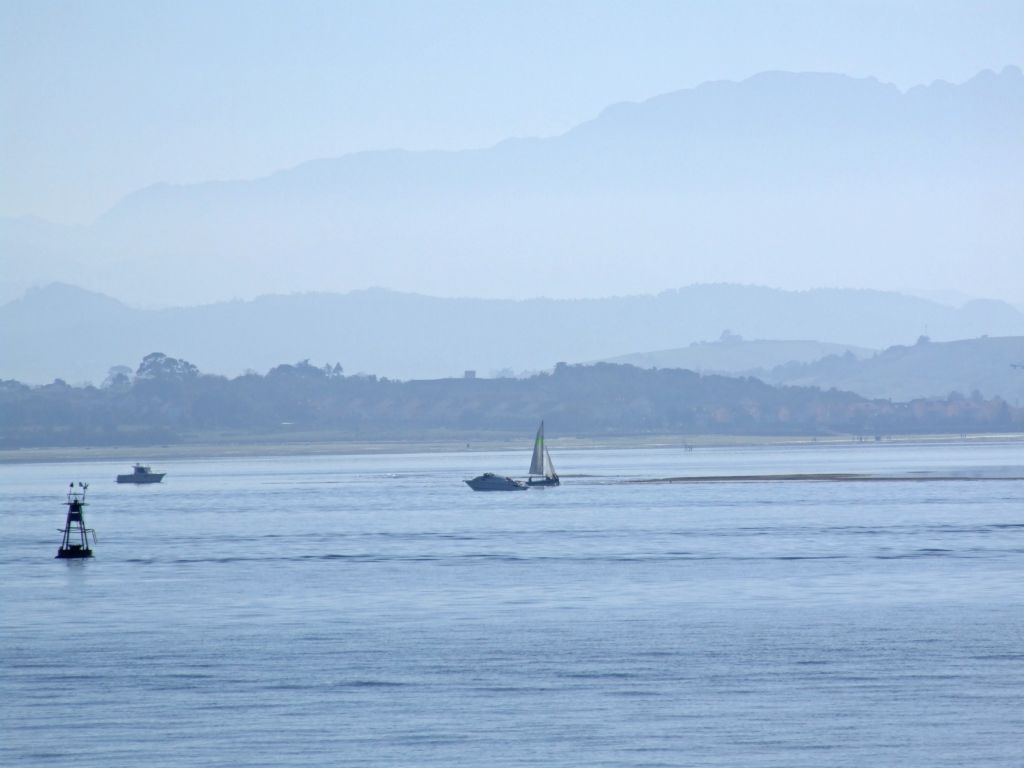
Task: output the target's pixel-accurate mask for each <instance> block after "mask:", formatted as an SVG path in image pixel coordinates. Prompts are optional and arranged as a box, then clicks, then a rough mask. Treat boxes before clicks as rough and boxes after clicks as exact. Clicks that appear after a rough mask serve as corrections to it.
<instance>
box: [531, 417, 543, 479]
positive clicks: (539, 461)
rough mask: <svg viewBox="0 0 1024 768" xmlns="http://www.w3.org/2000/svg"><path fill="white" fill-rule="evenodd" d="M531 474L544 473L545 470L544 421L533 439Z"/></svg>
mask: <svg viewBox="0 0 1024 768" xmlns="http://www.w3.org/2000/svg"><path fill="white" fill-rule="evenodd" d="M530 474H531V475H543V474H545V472H544V422H543V421H542V422H541V423H540V427H539V428H538V429H537V437H535V438H534V440H533V458H532V459H531V460H530Z"/></svg>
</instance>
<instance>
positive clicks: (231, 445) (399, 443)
mask: <svg viewBox="0 0 1024 768" xmlns="http://www.w3.org/2000/svg"><path fill="white" fill-rule="evenodd" d="M547 442H548V445H549V446H550V447H551V448H552V449H554V450H562V451H565V450H611V449H620V450H622V449H652V448H676V449H683V450H691V449H692V450H702V449H709V448H712V449H713V448H743V447H778V446H792V447H805V448H812V447H819V448H828V447H836V446H844V445H940V444H950V443H957V444H963V443H991V442H998V443H1021V444H1024V434H1021V433H1008V434H1007V433H980V434H968V435H959V434H955V435H953V434H936V435H902V436H896V435H894V436H891V437H886V438H884V439H882V440H875V439H873V438H871V439H869V438H857V437H854V436H851V435H845V436H838V437H815V436H778V435H775V436H763V435H686V436H682V435H631V436H629V435H626V436H616V437H563V438H549V439H548V440H547ZM528 448H529V440H525V439H523V438H521V437H519V438H512V437H506V436H501V437H499V436H491V437H486V436H481V438H480V439H472V437H470V439H458V440H457V439H454V438H446V439H434V440H430V439H408V440H377V441H369V440H363V441H360V440H324V441H313V440H298V441H265V442H212V441H211V442H200V441H197V442H193V443H177V444H174V445H153V446H53V447H45V448H9V449H2V450H0V464H48V463H61V462H80V461H127V462H129V463H130V462H134V461H145V462H154V461H164V460H173V459H182V458H187V459H224V458H244V457H250V456H343V455H358V456H365V455H374V454H399V453H403V454H417V453H421V454H429V453H483V452H515V451H526V450H528Z"/></svg>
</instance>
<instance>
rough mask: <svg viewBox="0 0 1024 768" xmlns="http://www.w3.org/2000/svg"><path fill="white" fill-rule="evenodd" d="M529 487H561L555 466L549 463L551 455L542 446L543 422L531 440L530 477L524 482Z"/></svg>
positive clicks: (544, 446)
mask: <svg viewBox="0 0 1024 768" xmlns="http://www.w3.org/2000/svg"><path fill="white" fill-rule="evenodd" d="M526 484H527V485H528V486H530V487H541V488H545V487H548V486H553V485H561V483H560V482H559V480H558V473H557V472H555V465H554V464H552V463H551V454H550V453H548V449H547V446H546V445H544V422H543V421H542V422H541V423H540V427H538V428H537V436H536V437H535V438H534V439H533V459H532V460H531V461H530V476H529V477H528V478H527V480H526Z"/></svg>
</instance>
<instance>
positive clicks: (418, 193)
mask: <svg viewBox="0 0 1024 768" xmlns="http://www.w3.org/2000/svg"><path fill="white" fill-rule="evenodd" d="M1022 135H1024V75H1021V73H1020V70H1019V69H1017V68H1015V67H1006V68H1004V69H1003V70H1001V71H1000V72H999V73H998V74H997V73H995V72H991V73H982V74H979V75H978V76H975V77H974V78H972V79H970V80H968V81H966V82H965V83H962V84H959V85H952V84H937V83H936V84H931V85H928V86H918V87H915V88H911V89H908V90H906V91H903V92H901V91H900V90H899V89H897V88H896V87H895V86H892V85H888V84H882V83H879V82H878V81H877V80H872V79H868V78H860V79H858V78H850V77H848V76H845V75H832V74H828V73H818V74H808V73H795V74H794V73H762V74H760V75H755V76H753V77H751V78H748V79H746V80H744V81H741V82H738V83H733V82H729V81H720V82H718V83H709V84H705V85H702V86H698V87H696V88H693V89H683V90H680V91H675V92H672V93H669V94H663V95H661V96H655V97H652V98H651V99H648V100H646V101H643V102H623V103H620V104H617V105H612V106H610V107H609V108H608V109H606V110H604V111H602V112H601V113H599V114H598V115H597V116H596V117H595V118H593V119H592V120H589V121H586V122H584V123H582V124H580V125H578V126H576V127H574V128H572V129H570V130H569V131H566V132H564V133H562V134H560V135H559V136H555V137H550V138H542V139H512V140H506V141H504V142H499V143H497V144H495V145H493V146H491V147H488V148H483V149H470V150H458V151H448V150H431V151H424V152H413V151H405V150H380V151H370V152H360V153H352V154H349V155H343V156H342V157H340V158H328V159H321V160H311V161H308V162H306V163H302V164H299V165H297V166H294V167H292V168H289V169H282V170H280V171H278V172H275V173H273V174H270V175H267V176H261V177H257V178H255V179H249V180H222V181H213V182H204V183H200V184H193V185H168V184H158V185H152V186H150V187H147V188H145V189H143V190H139V191H137V192H135V193H132V194H130V195H127V196H126V197H125V198H123V199H122V200H121V201H120V202H119V203H118V204H117V205H115V206H113V207H112V208H111V209H110V210H108V211H107V212H106V213H105V214H104V215H103V216H102V217H100V218H99V219H98V220H97V221H96V222H95V223H94V224H93V225H91V226H89V227H85V228H80V229H69V230H58V229H54V228H51V227H44V226H41V225H39V224H38V222H37V223H36V225H33V226H25V225H14V224H12V223H10V222H9V221H0V267H2V270H0V271H2V272H3V273H4V275H5V276H4V278H3V281H2V285H0V289H2V290H3V291H4V292H5V293H6V295H7V296H8V297H9V298H13V297H14V296H16V295H18V294H19V293H20V292H21V291H22V290H24V288H25V287H27V286H28V285H30V284H33V283H39V282H46V281H50V280H57V279H60V280H64V281H66V282H72V283H75V284H79V285H84V286H86V287H90V288H93V289H98V290H101V291H103V292H105V293H111V294H114V295H119V296H123V297H125V298H127V299H129V300H134V301H142V302H143V303H148V304H164V305H174V304H181V303H189V304H193V303H208V302H211V301H216V300H223V299H227V298H230V297H231V296H232V295H235V296H241V297H246V298H249V297H253V296H257V295H260V294H263V293H268V292H271V291H276V292H296V291H302V290H309V289H310V288H314V287H316V288H319V289H326V290H330V291H335V292H337V291H347V290H351V289H353V288H361V287H366V286H369V285H386V286H388V287H390V288H393V289H396V290H403V291H409V292H417V293H428V294H434V295H453V294H460V295H467V294H470V295H479V296H485V297H489V298H495V297H499V296H509V297H514V298H525V297H528V296H530V295H535V294H536V293H538V292H543V293H547V294H548V295H555V296H559V297H562V298H569V297H581V296H601V295H607V294H608V293H611V292H622V293H645V294H646V293H651V292H653V291H654V290H657V289H658V288H660V287H662V286H665V285H673V284H675V285H680V284H688V283H695V282H697V283H707V282H735V280H736V278H737V276H740V275H742V277H743V279H744V280H747V281H749V282H754V283H759V284H778V285H784V286H786V287H787V288H809V287H811V286H813V285H821V284H825V283H829V282H831V283H833V284H842V285H848V286H862V287H874V288H879V289H886V290H892V289H894V288H898V287H900V286H914V287H915V289H917V290H941V289H946V290H948V289H950V288H954V287H955V288H957V289H960V290H964V291H967V292H969V293H973V294H975V295H996V296H998V297H999V298H1002V299H1006V300H1009V301H1012V302H1014V303H1017V304H1020V303H1021V302H1022V301H1024V295H1021V290H1020V289H1016V288H1015V285H1016V283H1015V281H1014V280H1013V279H1012V278H1013V277H1015V276H1016V274H1017V272H1016V263H1017V261H1018V260H1019V247H1018V245H1017V243H1019V242H1020V241H1021V239H1022V238H1024V225H1022V224H1021V222H1020V221H1019V219H1020V218H1021V217H1019V216H1018V215H1017V212H1018V211H1019V210H1020V209H1021V208H1022V207H1024V181H1022V179H1024V141H1022V140H1021V138H1020V136H1022ZM967 253H969V254H971V260H970V262H968V261H967V260H966V259H965V257H964V254H967ZM0 296H2V294H0Z"/></svg>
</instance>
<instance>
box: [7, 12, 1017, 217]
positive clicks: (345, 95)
mask: <svg viewBox="0 0 1024 768" xmlns="http://www.w3.org/2000/svg"><path fill="white" fill-rule="evenodd" d="M1005 64H1018V65H1019V64H1024V2H1020V0H1009V1H1007V2H941V1H939V0H927V1H923V2H909V1H908V2H900V1H899V0H879V1H878V2H873V1H866V2H836V1H834V0H830V1H829V2H823V1H819V0H813V1H808V2H745V3H740V2H721V1H720V0H718V1H716V2H710V1H709V2H678V1H676V2H637V1H636V0H630V1H628V2H595V1H594V0H586V1H580V2H557V3H556V2H526V1H524V0H515V2H508V3H499V2H440V1H436V2H387V3H383V2H382V3H371V2H362V3H354V2H350V3H343V2H337V1H334V0H332V1H328V2H313V1H308V0H307V1H306V2H254V1H253V0H245V1H244V2H242V1H221V2H216V1H213V2H211V0H200V1H198V2H189V1H185V0H176V1H175V2H141V1H140V0H130V1H129V2H118V1H113V0H106V1H104V2H99V1H98V0H97V1H96V2H61V1H58V0H24V1H22V2H18V1H15V0H3V2H2V3H0V71H2V72H3V74H2V76H0V113H2V114H0V141H2V151H0V215H8V216H10V215H14V216H21V215H37V216H41V217H44V218H49V219H52V220H56V221H63V222H87V221H90V220H92V219H93V218H94V217H95V216H96V215H98V214H100V213H102V212H103V211H104V210H105V209H106V208H108V207H109V206H110V205H112V204H113V203H114V202H116V201H117V199H118V198H120V197H121V196H122V195H124V194H126V193H128V192H130V191H132V190H135V189H138V188H140V187H143V186H146V185H149V184H151V183H154V182H158V181H168V182H193V181H206V180H211V179H224V178H245V177H252V176H260V175H264V174H266V173H268V172H271V171H274V170H276V169H280V168H284V167H288V166H292V165H295V164H297V163H300V162H302V161H305V160H309V159H312V158H317V157H327V156H337V155H341V154H344V153H347V152H352V151H355V150H362V149H375V148H384V147H404V148H410V149H417V148H465V147H476V146H483V145H489V144H492V143H494V142H497V141H499V140H501V139H503V138H506V137H509V136H524V135H531V136H543V135H551V134H556V133H560V132H562V131H564V130H566V129H567V128H569V127H571V126H573V125H575V124H576V123H578V122H580V121H582V120H585V119H587V118H589V117H591V116H593V115H594V114H595V113H597V112H598V111H600V110H601V109H602V108H603V107H605V106H607V105H608V104H610V103H613V102H616V101H622V100H638V99H644V98H647V97H649V96H652V95H655V94H658V93H663V92H666V91H671V90H675V89H679V88H684V87H690V86H694V85H697V84H699V83H701V82H703V81H706V80H713V79H741V78H744V77H746V76H749V75H751V74H754V73H756V72H760V71H763V70H768V69H785V70H824V71H834V72H841V73H845V74H850V75H855V76H865V75H874V76H876V77H878V78H879V79H882V80H887V81H891V82H895V83H896V84H898V85H900V86H902V87H907V86H910V85H914V84H917V83H922V82H930V81H932V80H934V79H945V80H950V81H954V82H960V81H963V80H965V79H967V78H969V77H970V76H971V75H973V74H975V73H976V72H977V71H978V70H980V69H983V68H996V69H998V68H1001V67H1002V66H1003V65H1005Z"/></svg>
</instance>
